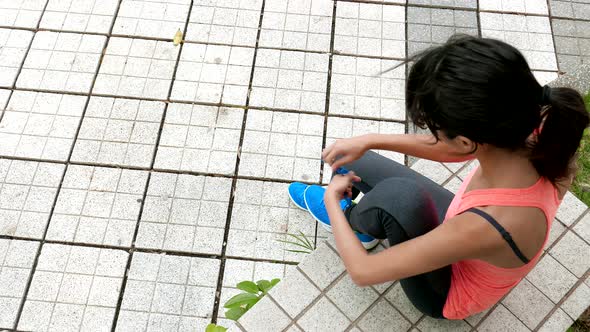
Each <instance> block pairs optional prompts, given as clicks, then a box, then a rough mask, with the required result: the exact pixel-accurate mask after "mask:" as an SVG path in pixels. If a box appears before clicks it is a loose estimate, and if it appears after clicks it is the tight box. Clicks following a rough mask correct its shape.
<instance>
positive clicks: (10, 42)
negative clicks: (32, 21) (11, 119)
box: [0, 9, 33, 106]
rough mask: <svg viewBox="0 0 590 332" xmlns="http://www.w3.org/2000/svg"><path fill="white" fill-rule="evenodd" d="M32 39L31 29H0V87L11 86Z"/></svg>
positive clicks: (0, 104)
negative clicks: (0, 73)
mask: <svg viewBox="0 0 590 332" xmlns="http://www.w3.org/2000/svg"><path fill="white" fill-rule="evenodd" d="M0 12H1V9H0ZM32 39H33V32H31V31H24V30H13V29H0V72H2V75H1V76H0V87H7V88H10V87H12V85H13V84H14V82H15V81H16V76H17V74H18V71H19V69H20V67H21V66H22V64H23V60H24V58H25V55H26V54H27V49H28V48H29V44H30V43H31V40H32ZM0 106H3V105H2V103H1V102H0Z"/></svg>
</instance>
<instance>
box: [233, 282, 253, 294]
mask: <svg viewBox="0 0 590 332" xmlns="http://www.w3.org/2000/svg"><path fill="white" fill-rule="evenodd" d="M237 287H238V289H241V290H243V291H245V292H248V293H251V294H258V286H256V284H255V283H254V282H252V281H242V282H240V283H239V284H237Z"/></svg>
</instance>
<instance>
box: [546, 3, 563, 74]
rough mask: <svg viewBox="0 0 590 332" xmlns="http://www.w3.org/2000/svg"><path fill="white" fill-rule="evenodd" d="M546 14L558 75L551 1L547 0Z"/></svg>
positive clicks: (559, 71)
mask: <svg viewBox="0 0 590 332" xmlns="http://www.w3.org/2000/svg"><path fill="white" fill-rule="evenodd" d="M547 14H548V15H549V29H550V30H551V41H552V42H553V56H554V57H555V65H556V66H557V72H558V75H559V73H561V70H560V68H559V67H560V66H559V58H558V57H557V44H556V43H555V34H554V33H553V20H552V19H551V2H550V0H547Z"/></svg>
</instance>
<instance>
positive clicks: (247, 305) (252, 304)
mask: <svg viewBox="0 0 590 332" xmlns="http://www.w3.org/2000/svg"><path fill="white" fill-rule="evenodd" d="M263 296H264V295H262V296H260V297H259V298H258V300H256V302H254V303H248V304H246V307H245V308H244V309H246V311H248V310H250V308H252V307H253V306H254V305H255V304H256V303H258V301H260V299H262V297H263Z"/></svg>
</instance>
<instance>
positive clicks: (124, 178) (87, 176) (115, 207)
mask: <svg viewBox="0 0 590 332" xmlns="http://www.w3.org/2000/svg"><path fill="white" fill-rule="evenodd" d="M147 177H148V173H147V172H146V171H134V170H127V169H119V168H104V167H93V166H77V165H70V166H68V169H67V171H66V175H65V177H64V181H63V184H62V187H61V189H60V191H59V195H58V198H57V203H56V205H55V209H54V211H53V215H52V216H51V220H50V222H49V228H48V230H47V236H46V238H47V239H51V240H57V241H66V242H76V243H93V244H105V245H112V246H124V247H129V246H131V241H132V239H133V233H134V232H135V226H136V224H137V217H138V216H139V209H140V206H141V199H142V196H143V192H144V190H145V186H146V181H147Z"/></svg>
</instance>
